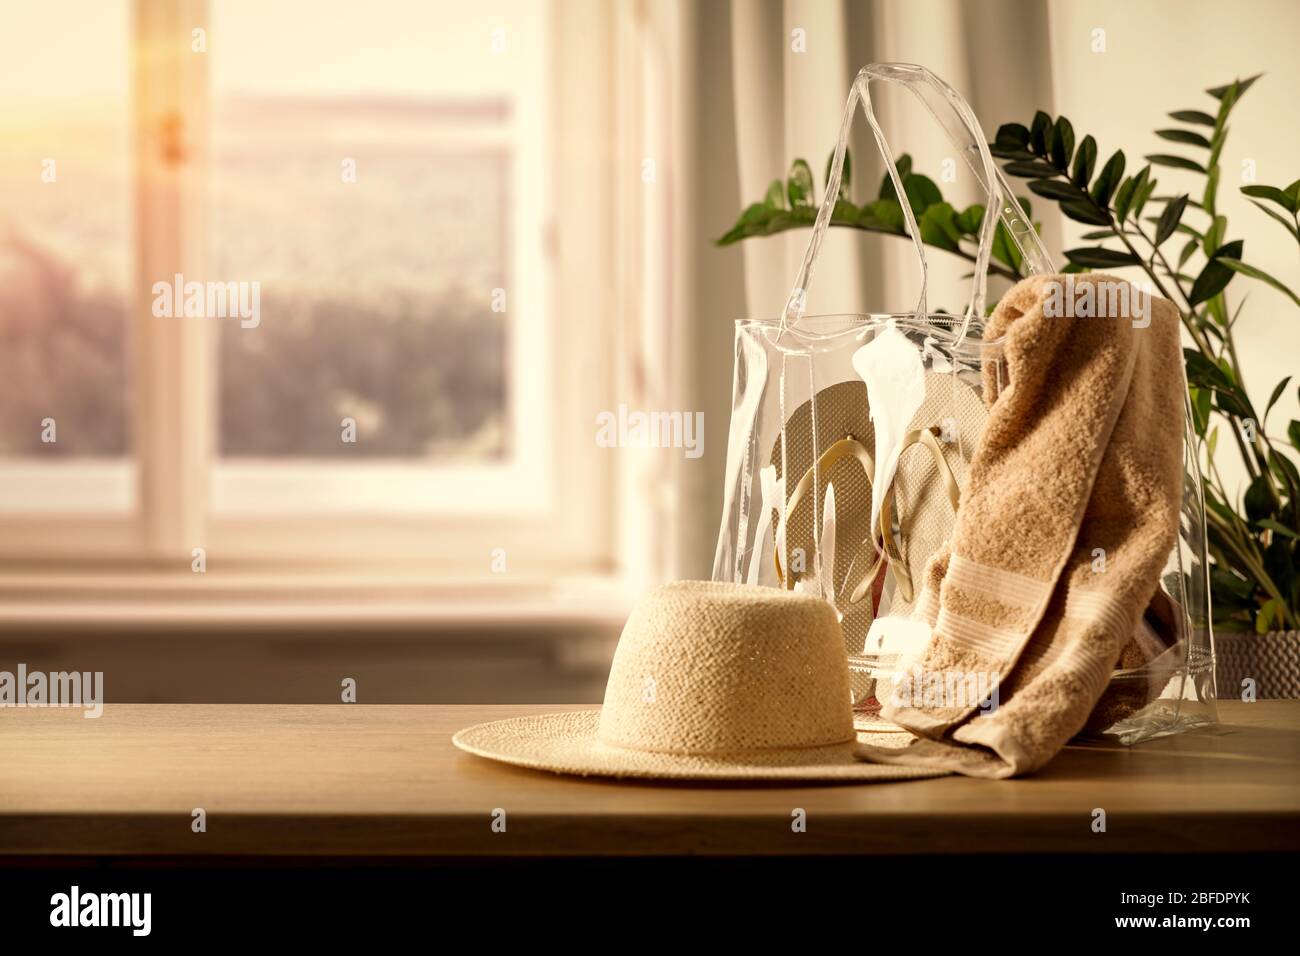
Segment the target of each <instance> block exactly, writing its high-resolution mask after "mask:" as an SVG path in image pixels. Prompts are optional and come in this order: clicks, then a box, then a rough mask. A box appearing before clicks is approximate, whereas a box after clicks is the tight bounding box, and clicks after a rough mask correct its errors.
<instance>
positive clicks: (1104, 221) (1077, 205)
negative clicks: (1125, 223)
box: [1061, 202, 1110, 226]
mask: <svg viewBox="0 0 1300 956" xmlns="http://www.w3.org/2000/svg"><path fill="white" fill-rule="evenodd" d="M1061 212H1063V213H1065V215H1066V216H1068V217H1069V218H1071V219H1073V220H1074V221H1075V222H1082V223H1086V224H1087V225H1089V226H1109V225H1110V216H1109V215H1108V214H1107V213H1105V212H1103V211H1102V210H1100V209H1098V208H1097V207H1096V206H1094V205H1092V203H1090V202H1063V203H1061Z"/></svg>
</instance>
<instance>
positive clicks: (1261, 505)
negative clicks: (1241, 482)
mask: <svg viewBox="0 0 1300 956" xmlns="http://www.w3.org/2000/svg"><path fill="white" fill-rule="evenodd" d="M1269 487H1270V486H1269V482H1268V478H1267V477H1265V476H1264V475H1256V476H1255V480H1254V481H1252V482H1251V483H1250V486H1249V487H1248V488H1247V489H1246V495H1245V497H1244V498H1243V500H1242V503H1243V504H1244V505H1245V508H1246V517H1247V518H1249V519H1250V520H1251V521H1259V519H1260V518H1265V517H1268V515H1270V514H1271V513H1272V511H1273V495H1272V493H1271V492H1270V491H1269Z"/></svg>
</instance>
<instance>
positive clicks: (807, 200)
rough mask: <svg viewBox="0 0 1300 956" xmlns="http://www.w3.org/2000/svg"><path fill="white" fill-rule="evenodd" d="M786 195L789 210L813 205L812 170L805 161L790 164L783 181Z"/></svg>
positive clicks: (799, 160)
mask: <svg viewBox="0 0 1300 956" xmlns="http://www.w3.org/2000/svg"><path fill="white" fill-rule="evenodd" d="M785 190H786V195H787V196H788V197H789V199H790V208H791V209H794V208H795V207H796V206H811V205H812V204H813V202H814V201H815V200H814V197H813V178H812V170H811V169H809V168H808V163H807V161H806V160H802V159H796V160H795V161H794V162H793V163H791V164H790V172H789V174H788V175H787V176H786V179H785Z"/></svg>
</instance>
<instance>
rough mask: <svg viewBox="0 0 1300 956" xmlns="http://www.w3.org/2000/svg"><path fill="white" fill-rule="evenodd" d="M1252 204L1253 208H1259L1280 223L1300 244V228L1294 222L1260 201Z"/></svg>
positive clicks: (1253, 200)
mask: <svg viewBox="0 0 1300 956" xmlns="http://www.w3.org/2000/svg"><path fill="white" fill-rule="evenodd" d="M1250 203H1251V205H1252V206H1255V207H1257V208H1258V209H1259V210H1261V211H1262V212H1265V213H1267V214H1268V215H1269V216H1270V217H1271V218H1273V219H1276V220H1277V221H1278V222H1280V223H1281V224H1282V228H1284V229H1285V230H1286V231H1287V232H1289V233H1291V236H1292V238H1294V239H1295V240H1296V241H1297V242H1300V228H1297V227H1296V224H1295V223H1294V222H1292V221H1291V220H1290V219H1287V218H1286V217H1285V216H1283V215H1282V214H1281V213H1280V212H1278V211H1277V210H1276V209H1270V208H1269V207H1268V206H1265V205H1264V204H1263V203H1262V202H1260V201H1259V200H1258V199H1252V200H1251V201H1250Z"/></svg>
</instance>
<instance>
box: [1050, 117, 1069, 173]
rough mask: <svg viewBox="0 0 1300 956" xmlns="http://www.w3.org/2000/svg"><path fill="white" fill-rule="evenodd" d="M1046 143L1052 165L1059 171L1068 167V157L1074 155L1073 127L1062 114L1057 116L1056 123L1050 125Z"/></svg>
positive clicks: (1063, 170)
mask: <svg viewBox="0 0 1300 956" xmlns="http://www.w3.org/2000/svg"><path fill="white" fill-rule="evenodd" d="M1047 145H1048V152H1049V153H1050V154H1051V157H1052V165H1053V166H1055V167H1056V168H1057V169H1059V170H1060V171H1061V172H1065V171H1066V170H1067V169H1069V168H1070V158H1071V157H1072V156H1073V155H1074V127H1073V126H1072V125H1070V121H1069V120H1068V119H1066V118H1065V117H1064V116H1062V117H1059V118H1058V119H1057V121H1056V125H1055V126H1053V127H1052V135H1051V138H1050V139H1049V140H1048V144H1047Z"/></svg>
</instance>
